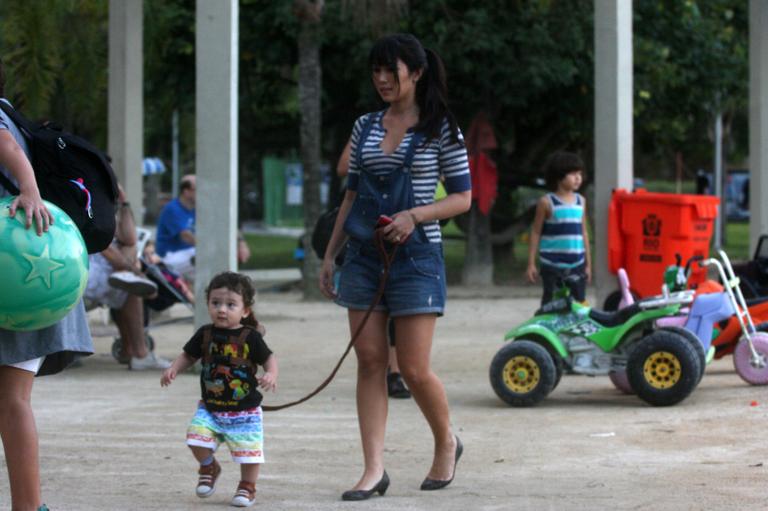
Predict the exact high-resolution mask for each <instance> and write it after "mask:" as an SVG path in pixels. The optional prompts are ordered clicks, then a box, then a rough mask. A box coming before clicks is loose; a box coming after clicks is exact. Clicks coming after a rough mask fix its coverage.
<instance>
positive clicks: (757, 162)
mask: <svg viewBox="0 0 768 511" xmlns="http://www.w3.org/2000/svg"><path fill="white" fill-rule="evenodd" d="M766 27H768V2H766V1H765V0H750V2H749V179H750V185H749V188H750V191H749V197H750V201H749V215H750V221H749V248H750V255H751V254H753V253H754V251H755V247H756V246H757V241H758V239H759V238H760V235H761V234H768V203H766V202H765V201H763V200H761V199H762V198H763V197H768V30H766Z"/></svg>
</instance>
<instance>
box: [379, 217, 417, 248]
mask: <svg viewBox="0 0 768 511" xmlns="http://www.w3.org/2000/svg"><path fill="white" fill-rule="evenodd" d="M377 225H378V226H379V227H381V229H382V232H383V234H384V239H385V240H387V241H388V242H389V243H394V244H403V243H405V242H406V241H408V238H410V236H411V234H412V233H413V231H414V229H416V217H415V216H414V214H413V213H411V211H410V210H406V211H400V212H399V213H395V214H394V215H392V218H389V217H388V216H384V215H381V217H379V223H378V224H377Z"/></svg>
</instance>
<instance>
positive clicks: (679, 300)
mask: <svg viewBox="0 0 768 511" xmlns="http://www.w3.org/2000/svg"><path fill="white" fill-rule="evenodd" d="M569 279H572V277H568V278H566V281H565V282H564V284H565V285H566V286H568V287H572V285H573V282H572V281H569ZM692 301H693V292H692V291H680V292H675V293H669V292H666V291H665V293H664V294H663V295H660V296H656V297H651V298H647V299H644V300H640V301H638V302H636V303H635V304H633V305H630V306H629V307H625V308H623V309H621V310H619V311H616V312H602V311H598V310H595V309H592V308H590V307H588V306H585V305H582V304H580V303H578V302H576V301H574V300H573V299H572V298H571V297H570V296H566V297H564V298H560V299H557V300H555V301H553V302H550V303H548V304H547V305H545V306H543V307H542V308H541V309H539V310H538V311H537V312H536V313H535V315H534V317H533V318H531V319H530V320H528V321H526V322H525V323H523V324H521V325H519V326H517V327H516V328H513V329H512V330H510V331H509V332H507V334H506V336H505V337H504V338H505V340H507V341H508V342H507V343H506V344H504V346H502V347H501V349H499V351H498V352H497V353H496V355H495V356H494V357H493V360H492V361H491V367H490V379H491V386H492V387H493V390H494V391H495V392H496V394H497V395H498V396H499V397H500V398H501V399H502V400H503V401H505V402H507V403H509V404H510V405H512V406H532V405H535V404H537V403H538V402H539V401H541V400H542V399H544V398H545V397H547V395H548V394H549V393H550V392H552V390H554V388H555V387H556V386H557V384H558V383H559V382H560V378H561V376H562V375H563V372H565V371H566V370H568V371H570V372H573V373H578V374H586V375H590V376H596V375H608V374H610V373H611V372H615V371H625V370H626V372H627V376H628V379H629V383H630V385H631V387H632V389H633V390H634V391H635V393H636V394H637V395H638V396H639V397H640V398H641V399H642V400H644V401H646V402H647V403H650V404H652V405H655V406H669V405H673V404H676V403H679V402H680V401H682V400H683V399H685V398H686V397H687V396H688V395H689V394H690V393H691V392H693V390H694V389H695V388H696V385H698V383H699V380H700V379H701V375H702V374H703V371H704V366H703V364H702V363H701V357H700V354H699V353H698V351H699V350H700V346H699V343H698V340H697V339H696V337H695V336H689V335H684V333H685V332H681V331H680V330H681V329H674V328H670V329H666V328H655V327H654V321H655V320H656V319H658V318H661V317H665V316H672V315H674V314H676V313H677V312H678V311H679V309H680V307H681V305H685V304H690V303H691V302H692Z"/></svg>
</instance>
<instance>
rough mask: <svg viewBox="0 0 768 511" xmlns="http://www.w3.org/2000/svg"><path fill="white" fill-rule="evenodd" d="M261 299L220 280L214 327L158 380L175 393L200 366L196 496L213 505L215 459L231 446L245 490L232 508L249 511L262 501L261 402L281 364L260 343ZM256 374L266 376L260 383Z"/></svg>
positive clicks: (211, 295)
mask: <svg viewBox="0 0 768 511" xmlns="http://www.w3.org/2000/svg"><path fill="white" fill-rule="evenodd" d="M255 294H256V291H255V289H254V287H253V283H252V282H251V279H249V278H248V277H246V276H244V275H240V274H238V273H233V272H223V273H219V274H218V275H216V276H215V277H213V279H212V280H211V282H210V284H209V285H208V288H207V289H206V290H205V295H206V302H207V304H208V314H210V317H211V321H212V324H208V325H204V326H202V327H201V328H200V329H199V330H198V331H197V332H196V333H195V334H194V335H193V336H192V338H191V339H190V340H189V342H187V344H186V345H185V346H184V350H183V351H182V353H181V354H180V355H179V356H178V357H177V358H176V360H174V361H173V364H172V365H171V367H170V368H168V369H167V370H166V371H165V372H164V373H163V376H162V378H161V379H160V384H161V385H162V386H167V385H170V384H171V382H172V381H173V380H174V379H175V378H176V375H177V374H178V373H179V372H181V371H184V370H185V369H187V368H189V367H190V366H192V365H193V364H194V363H195V362H196V361H197V360H198V359H202V372H201V373H200V391H201V394H202V399H201V401H200V402H199V404H198V407H197V412H196V413H195V415H194V417H192V420H191V422H190V424H189V427H188V429H187V445H188V446H189V448H190V449H191V450H192V454H193V455H194V457H195V459H197V461H198V462H200V469H199V471H198V474H199V479H198V482H197V488H196V490H195V493H196V494H197V496H198V497H201V498H204V497H209V496H210V495H212V494H213V492H214V490H215V489H216V480H217V479H218V477H219V474H220V473H221V466H220V465H219V463H218V462H217V461H216V458H215V457H214V452H215V451H216V448H217V447H218V445H219V443H221V442H226V444H227V446H228V447H229V451H230V454H231V456H232V460H233V461H234V462H235V463H239V464H240V484H238V486H237V490H236V492H235V495H234V497H233V498H232V502H231V504H232V505H233V506H236V507H248V506H251V505H252V504H253V503H254V502H255V501H256V479H257V478H258V476H259V465H260V464H261V463H264V451H263V448H264V440H263V428H262V411H261V406H260V405H261V400H262V395H261V393H260V392H259V391H258V390H257V387H261V388H262V389H264V390H275V388H276V385H277V372H278V370H277V358H276V357H275V355H274V354H273V353H272V352H271V351H270V349H269V347H268V346H267V344H266V343H265V342H264V339H263V338H262V334H263V332H264V330H263V328H262V327H261V325H259V323H258V322H257V321H256V319H255V318H254V316H253V310H252V307H253V304H254V296H255ZM258 366H262V367H263V368H264V373H263V374H262V375H261V376H260V377H258V376H257V369H258Z"/></svg>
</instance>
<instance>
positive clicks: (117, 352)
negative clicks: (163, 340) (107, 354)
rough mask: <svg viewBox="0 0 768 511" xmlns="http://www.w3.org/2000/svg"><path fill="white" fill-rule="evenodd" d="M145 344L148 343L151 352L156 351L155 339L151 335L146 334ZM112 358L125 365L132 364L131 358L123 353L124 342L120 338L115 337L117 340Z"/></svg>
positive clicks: (114, 342)
mask: <svg viewBox="0 0 768 511" xmlns="http://www.w3.org/2000/svg"><path fill="white" fill-rule="evenodd" d="M144 342H146V343H147V349H148V350H149V351H155V339H154V338H152V336H151V335H149V334H144ZM112 358H114V359H115V360H117V361H118V362H119V363H121V364H124V365H127V364H128V362H130V358H129V357H127V356H125V353H123V340H122V339H121V338H120V337H115V340H114V341H112Z"/></svg>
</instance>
